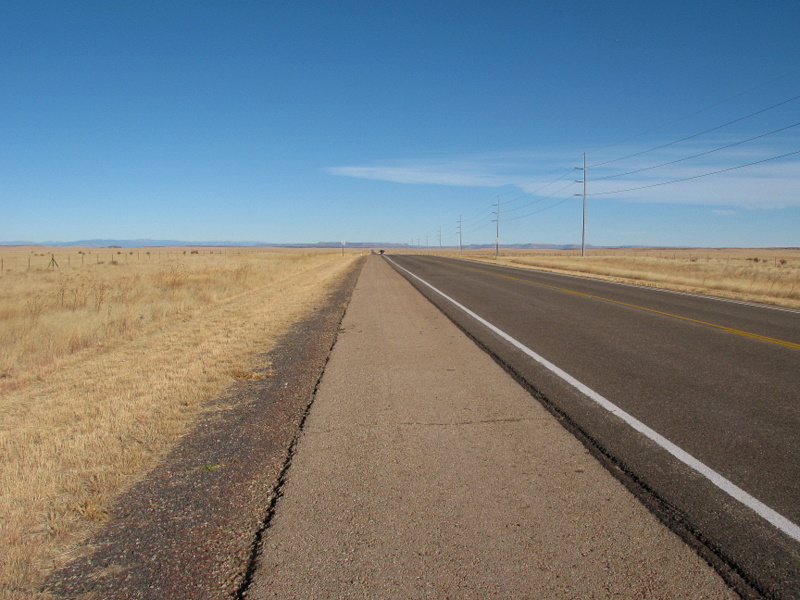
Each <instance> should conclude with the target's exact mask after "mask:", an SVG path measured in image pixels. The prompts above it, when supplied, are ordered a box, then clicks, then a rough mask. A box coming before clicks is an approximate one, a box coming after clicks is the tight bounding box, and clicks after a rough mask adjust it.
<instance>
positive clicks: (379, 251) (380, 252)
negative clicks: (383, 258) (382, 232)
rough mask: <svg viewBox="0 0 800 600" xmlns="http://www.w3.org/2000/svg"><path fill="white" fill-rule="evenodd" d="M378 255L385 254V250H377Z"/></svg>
mask: <svg viewBox="0 0 800 600" xmlns="http://www.w3.org/2000/svg"><path fill="white" fill-rule="evenodd" d="M378 253H379V254H386V250H378Z"/></svg>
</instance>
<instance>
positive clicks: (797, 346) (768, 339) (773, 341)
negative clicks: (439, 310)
mask: <svg viewBox="0 0 800 600" xmlns="http://www.w3.org/2000/svg"><path fill="white" fill-rule="evenodd" d="M436 262H440V263H442V264H448V265H452V263H445V262H444V261H440V260H437V261H436ZM457 266H458V268H460V269H467V270H469V271H477V272H478V273H486V274H488V275H495V276H497V277H503V278H505V279H511V280H514V281H523V282H525V283H530V284H533V285H539V286H542V287H546V288H550V289H553V290H558V291H559V292H566V293H567V294H573V295H575V296H583V297H584V298H592V299H593V300H603V301H605V302H612V303H614V304H619V305H620V306H627V307H629V308H636V309H638V310H644V311H647V312H651V313H655V314H657V315H663V316H665V317H672V318H674V319H681V320H682V321H689V322H690V323H697V324H699V325H707V326H708V327H714V328H715V329H721V330H722V331H727V332H728V333H734V334H736V335H741V336H744V337H749V338H753V339H756V340H761V341H762V342H768V343H770V344H778V345H779V346H786V347H787V348H794V349H795V350H800V344H795V343H794V342H787V341H785V340H778V339H775V338H771V337H767V336H765V335H759V334H757V333H750V332H749V331H742V330H741V329H734V328H733V327H726V326H725V325H717V324H716V323H709V322H708V321H701V320H699V319H692V318H691V317H683V316H681V315H676V314H673V313H668V312H664V311H661V310H655V309H653V308H647V307H646V306H639V305H638V304H630V303H628V302H620V301H619V300H612V299H611V298H604V297H602V296H594V295H592V294H585V293H583V292H576V291H575V290H570V289H567V288H562V287H558V286H555V285H548V284H546V283H539V282H538V281H531V280H530V279H523V278H521V277H513V276H511V275H503V274H502V273H496V272H494V271H487V270H486V269H478V268H476V267H465V266H463V265H457Z"/></svg>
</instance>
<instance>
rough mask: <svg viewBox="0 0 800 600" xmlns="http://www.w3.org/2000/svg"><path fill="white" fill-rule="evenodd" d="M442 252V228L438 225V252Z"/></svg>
mask: <svg viewBox="0 0 800 600" xmlns="http://www.w3.org/2000/svg"><path fill="white" fill-rule="evenodd" d="M441 251H442V226H441V225H439V252H441Z"/></svg>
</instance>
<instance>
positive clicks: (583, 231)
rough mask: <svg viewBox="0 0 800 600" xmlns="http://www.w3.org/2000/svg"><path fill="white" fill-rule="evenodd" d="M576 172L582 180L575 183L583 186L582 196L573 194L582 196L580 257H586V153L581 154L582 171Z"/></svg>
mask: <svg viewBox="0 0 800 600" xmlns="http://www.w3.org/2000/svg"><path fill="white" fill-rule="evenodd" d="M575 169H576V170H578V171H581V170H582V171H583V179H581V180H580V181H576V182H575V183H582V184H583V194H575V195H576V196H583V223H582V225H581V256H586V179H587V177H586V152H584V153H583V169H581V167H575Z"/></svg>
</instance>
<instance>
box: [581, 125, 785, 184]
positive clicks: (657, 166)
mask: <svg viewBox="0 0 800 600" xmlns="http://www.w3.org/2000/svg"><path fill="white" fill-rule="evenodd" d="M797 126H800V122H798V123H794V124H793V125H787V126H786V127H781V128H780V129H776V130H774V131H770V132H768V133H762V134H761V135H757V136H755V137H751V138H748V139H746V140H741V141H739V142H734V143H733V144H728V145H726V146H720V147H719V148H714V149H713V150H707V151H706V152H701V153H700V154H694V155H692V156H686V157H684V158H679V159H677V160H671V161H669V162H665V163H661V164H660V165H655V166H652V167H644V168H642V169H635V170H633V171H627V172H625V173H618V174H617V175H607V176H605V177H595V178H594V179H593V180H592V181H602V180H606V179H614V178H616V177H624V176H625V175H632V174H634V173H641V172H642V171H650V170H652V169H658V168H659V167H666V166H667V165H674V164H675V163H679V162H683V161H685V160H691V159H693V158H698V157H700V156H706V155H707V154H713V153H714V152H719V151H720V150H727V149H728V148H733V147H734V146H741V145H742V144H746V143H747V142H752V141H753V140H758V139H761V138H763V137H767V136H769V135H774V134H776V133H780V132H781V131H786V130H787V129H792V128H793V127H797Z"/></svg>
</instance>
